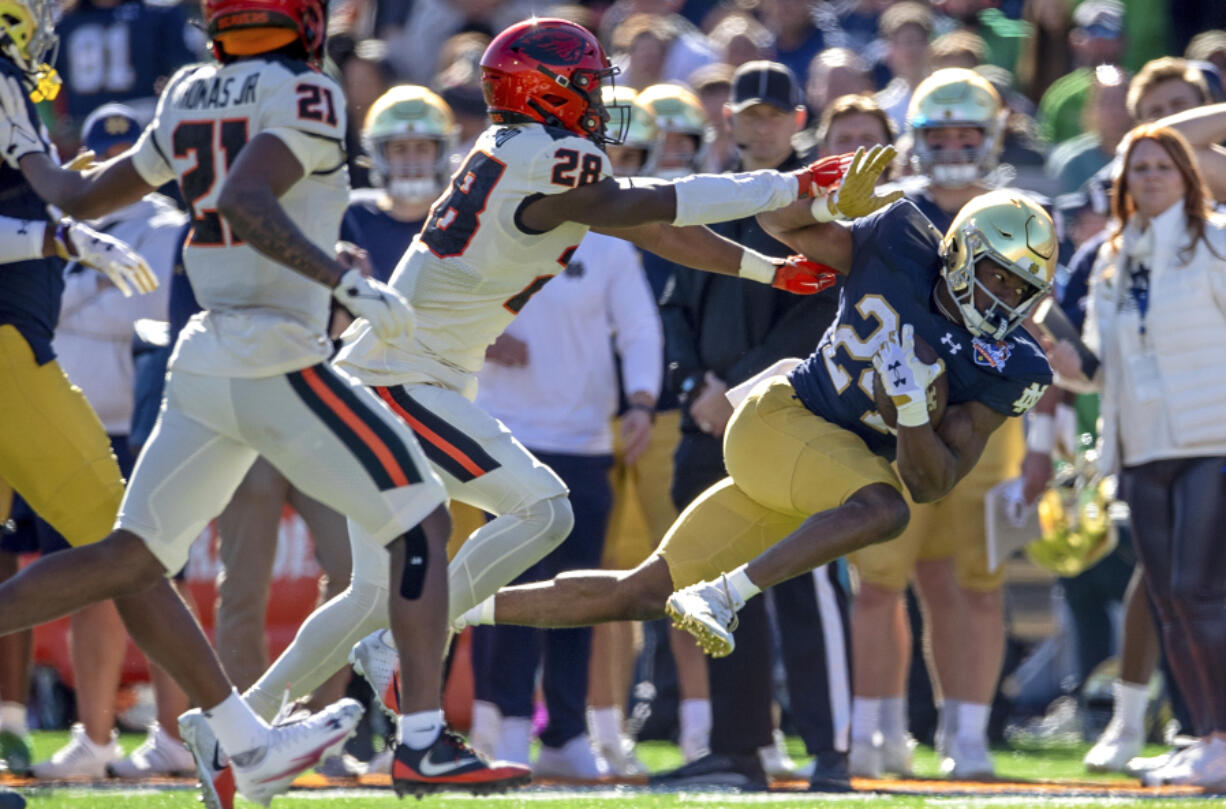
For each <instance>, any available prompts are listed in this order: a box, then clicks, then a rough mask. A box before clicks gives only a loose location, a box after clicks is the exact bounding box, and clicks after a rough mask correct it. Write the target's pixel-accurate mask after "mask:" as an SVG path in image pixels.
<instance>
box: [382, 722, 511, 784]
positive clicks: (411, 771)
mask: <svg viewBox="0 0 1226 809" xmlns="http://www.w3.org/2000/svg"><path fill="white" fill-rule="evenodd" d="M531 780H532V770H530V769H529V768H527V767H525V766H523V765H522V764H512V763H510V762H507V761H492V762H491V761H486V760H485V759H484V758H483V757H482V756H481V755H480V754H479V753H477V752H476V751H475V750H473V749H472V748H471V747H469V746H468V743H467V742H465V741H464V739H463V738H462V737H461V736H460V735H459V734H457V733H454V732H453V731H451V730H448V729H446V728H445V729H444V730H443V732H442V733H440V734H439V737H438V738H437V739H435V740H434V744H432V745H430V746H429V747H427V748H426V749H424V750H413V749H412V748H410V747H407V746H405V745H403V744H398V745H396V757H395V759H393V761H392V788H393V789H395V790H396V794H397V795H399V796H400V797H402V798H403V797H404V796H405V795H416V796H417V797H418V798H420V797H422V796H423V795H427V794H429V793H431V792H442V791H461V792H471V793H472V794H474V795H488V794H490V793H493V792H506V791H507V790H509V789H513V788H515V787H520V786H523V785H524V784H527V783H528V782H529V781H531Z"/></svg>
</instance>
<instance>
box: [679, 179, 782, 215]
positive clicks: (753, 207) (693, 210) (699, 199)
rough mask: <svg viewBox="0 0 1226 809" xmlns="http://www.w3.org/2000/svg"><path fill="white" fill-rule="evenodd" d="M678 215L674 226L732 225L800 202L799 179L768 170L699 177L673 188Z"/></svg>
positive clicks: (680, 182)
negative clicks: (722, 223) (730, 223)
mask: <svg viewBox="0 0 1226 809" xmlns="http://www.w3.org/2000/svg"><path fill="white" fill-rule="evenodd" d="M672 185H673V191H674V193H675V194H676V195H677V213H676V216H675V217H674V218H673V224H674V225H677V226H678V227H685V226H686V225H706V224H710V223H712V222H731V221H732V220H734V219H744V218H745V217H747V216H753V215H754V214H757V213H761V212H763V211H773V210H775V209H776V208H782V207H783V206H784V205H789V204H791V203H793V202H795V201H796V194H797V184H796V178H795V177H793V176H792V175H790V174H780V173H779V172H777V171H773V170H770V169H764V170H762V171H749V172H742V173H740V174H695V175H693V176H690V177H685V178H683V179H680V180H677V181H676V182H674V183H673V184H672Z"/></svg>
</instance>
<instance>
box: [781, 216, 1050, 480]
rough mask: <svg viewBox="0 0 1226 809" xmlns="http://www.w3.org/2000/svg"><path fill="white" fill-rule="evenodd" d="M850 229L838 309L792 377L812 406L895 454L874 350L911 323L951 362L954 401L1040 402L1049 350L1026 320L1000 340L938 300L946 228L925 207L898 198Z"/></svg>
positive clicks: (998, 405)
mask: <svg viewBox="0 0 1226 809" xmlns="http://www.w3.org/2000/svg"><path fill="white" fill-rule="evenodd" d="M851 235H852V265H851V269H850V270H849V272H848V274H847V282H846V285H845V286H844V287H843V291H842V294H841V295H840V296H839V312H838V317H837V318H836V319H835V322H834V323H833V325H831V327H830V328H829V329H828V330H827V331H826V333H825V335H823V336H822V340H821V342H820V343H819V344H818V346H817V350H816V351H814V352H813V354H812V355H810V356H809V358H808V359H806V360H805V361H804V363H802V364H801V365H800V366H799V367H798V368H796V370H794V371H792V374H791V377H790V379H791V382H792V385H793V386H794V387H795V388H796V393H797V395H798V396H799V397H800V400H801V401H802V402H803V403H804V405H805V406H806V407H808V408H809V410H811V411H813V412H814V413H816V414H817V415H819V416H821V417H822V418H823V419H825V420H826V421H829V422H831V423H833V424H837V425H839V426H840V427H843V428H845V429H848V430H851V431H852V432H854V433H856V434H857V435H859V436H860V437H861V438H863V439H864V441H865V442H866V443H867V444H868V446H869V449H871V450H872V451H873V452H874V453H876V454H878V455H881V456H883V457H886V458H890V459H892V458H893V457H894V454H895V437H894V435H893V434H892V433H890V431H889V430H888V429H887V428H886V426H885V422H884V421H882V419H881V415H880V414H879V413H878V412H877V411H876V409H875V407H874V405H873V354H874V353H876V351H877V349H878V348H879V347H880V345H881V342H882V341H883V340H884V339H885V337H886V335H887V334H889V333H891V332H894V331H897V330H899V329H901V327H902V326H903V325H904V324H908V323H909V324H911V325H912V326H914V327H915V334H916V336H917V337H921V338H923V339H924V341H925V342H927V343H928V345H930V346H932V347H933V348H934V349H935V350H936V351H937V353H938V354H940V356H941V358H942V359H943V360H944V361H945V374H946V376H947V378H948V381H949V403H950V404H951V405H954V404H959V403H961V402H969V401H978V402H982V403H983V404H985V405H987V406H988V407H990V408H992V409H993V410H996V411H997V412H1000V413H1004V414H1005V415H1008V416H1019V415H1021V414H1023V413H1025V412H1026V411H1027V410H1029V409H1030V408H1031V407H1033V406H1034V404H1035V402H1037V401H1038V400H1039V397H1040V396H1042V395H1043V391H1044V390H1046V389H1047V386H1048V385H1049V384H1050V383H1051V368H1050V367H1048V365H1047V358H1046V357H1045V356H1044V355H1043V352H1042V350H1041V349H1040V348H1039V346H1038V344H1036V343H1035V342H1034V340H1032V339H1031V338H1030V336H1029V335H1028V334H1026V332H1025V331H1024V330H1022V329H1020V328H1019V329H1015V330H1014V331H1013V332H1012V333H1011V334H1010V335H1008V336H1007V337H1006V338H1005V339H1004V340H1002V341H1000V342H997V341H995V340H988V339H984V338H982V337H975V336H973V335H972V334H971V333H970V332H969V331H967V330H966V328H965V327H964V326H963V325H962V324H961V323H954V322H953V321H952V320H950V319H949V318H948V317H946V316H945V315H943V314H941V312H940V311H939V310H938V309H937V308H936V304H935V303H934V301H933V289H934V288H935V286H936V284H937V283H938V282H940V269H941V260H940V257H939V255H938V252H937V250H938V248H939V246H940V241H941V233H940V231H938V230H937V229H936V228H935V227H934V226H933V224H932V222H930V221H929V220H928V219H927V218H926V217H925V216H924V215H923V214H922V213H920V211H919V209H917V208H916V207H915V206H914V205H913V204H911V203H910V202H907V201H905V200H904V201H902V202H898V203H895V204H894V205H891V206H890V207H888V208H885V209H883V210H881V211H878V212H877V213H875V214H872V215H871V216H867V217H864V218H863V219H858V220H856V221H855V222H853V223H852V225H851Z"/></svg>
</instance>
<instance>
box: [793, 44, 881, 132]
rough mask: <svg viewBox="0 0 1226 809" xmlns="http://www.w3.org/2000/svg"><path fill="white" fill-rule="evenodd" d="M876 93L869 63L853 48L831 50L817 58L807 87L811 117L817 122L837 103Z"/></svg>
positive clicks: (806, 92)
mask: <svg viewBox="0 0 1226 809" xmlns="http://www.w3.org/2000/svg"><path fill="white" fill-rule="evenodd" d="M873 89H874V88H873V79H872V73H871V72H870V70H869V66H868V62H866V61H865V60H864V58H863V57H862V56H860V54H858V53H856V52H855V51H853V50H851V49H849V48H827V49H826V50H824V51H822V52H821V53H819V54H818V55H817V56H815V57H813V64H811V65H810V66H809V81H808V83H807V84H806V85H805V100H806V101H807V102H808V105H809V115H810V116H811V117H812V118H813V119H814V120H816V119H818V118H820V117H821V116H822V112H823V111H824V110H825V109H826V105H827V104H828V103H830V102H831V101H833V100H834V99H836V98H839V97H840V96H845V95H860V94H869V93H872V92H873Z"/></svg>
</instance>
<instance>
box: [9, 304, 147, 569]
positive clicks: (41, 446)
mask: <svg viewBox="0 0 1226 809" xmlns="http://www.w3.org/2000/svg"><path fill="white" fill-rule="evenodd" d="M0 413H3V414H4V416H3V419H0V478H3V479H4V480H5V482H6V483H7V484H8V486H10V487H12V489H13V490H15V491H16V492H17V494H20V495H21V496H22V497H23V498H24V499H25V501H26V503H28V504H29V506H30V508H31V509H33V510H34V511H35V512H37V513H38V515H39V516H40V517H42V518H43V519H44V520H46V521H47V522H48V523H50V524H51V526H52V527H53V528H55V530H57V531H59V532H60V533H61V534H62V535H63V536H64V539H66V540H67V541H68V543H69V544H70V545H86V544H89V543H91V542H97V541H98V540H100V539H102V538H103V537H105V536H106V535H107V534H109V533H110V532H111V528H112V526H113V525H114V523H115V514H116V512H118V511H119V502H120V500H121V499H122V498H123V477H122V476H121V475H120V473H119V463H118V462H117V461H116V460H115V454H114V453H113V452H111V442H110V440H109V439H108V438H107V435H106V430H104V429H103V427H102V422H100V421H99V420H98V416H97V415H96V414H95V413H94V411H93V408H91V407H90V406H89V402H87V401H86V400H85V395H84V394H83V393H81V389H80V388H77V387H74V386H73V384H72V382H70V381H69V380H68V377H67V376H65V374H64V371H63V370H62V369H61V368H60V365H59V363H57V362H54V361H52V362H48V363H46V364H45V365H39V364H38V363H37V362H35V361H34V352H33V351H32V350H31V349H30V345H29V343H27V342H26V340H25V338H24V337H22V336H21V333H20V332H19V331H17V328H16V327H15V326H13V325H11V324H5V325H3V326H0ZM6 499H7V498H6Z"/></svg>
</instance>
